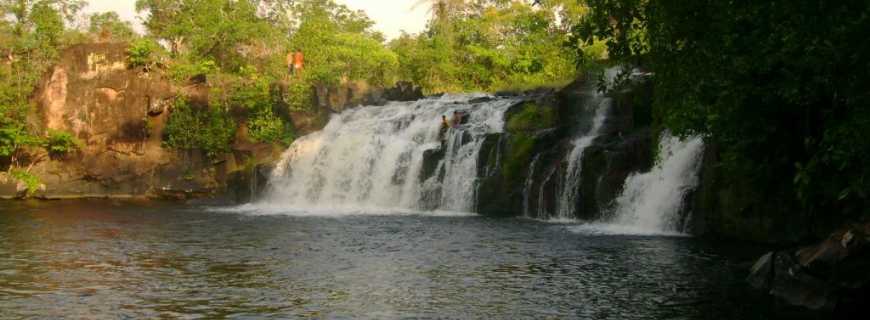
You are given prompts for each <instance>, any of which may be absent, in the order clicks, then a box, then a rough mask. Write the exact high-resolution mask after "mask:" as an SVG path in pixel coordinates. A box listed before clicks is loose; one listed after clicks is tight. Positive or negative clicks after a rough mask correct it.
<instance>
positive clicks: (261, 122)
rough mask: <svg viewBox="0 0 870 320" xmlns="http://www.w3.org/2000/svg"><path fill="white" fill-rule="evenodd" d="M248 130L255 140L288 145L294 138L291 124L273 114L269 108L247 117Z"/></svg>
mask: <svg viewBox="0 0 870 320" xmlns="http://www.w3.org/2000/svg"><path fill="white" fill-rule="evenodd" d="M248 131H249V133H250V135H251V138H252V139H254V141H257V142H265V143H281V144H283V145H285V146H289V145H290V144H291V143H293V140H294V139H295V136H294V134H293V127H292V125H291V124H290V123H288V122H285V121H284V120H282V119H281V118H279V117H277V116H275V114H274V113H272V110H271V109H263V110H261V111H258V112H257V113H256V114H254V116H253V117H251V118H250V119H248Z"/></svg>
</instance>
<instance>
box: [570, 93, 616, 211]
mask: <svg viewBox="0 0 870 320" xmlns="http://www.w3.org/2000/svg"><path fill="white" fill-rule="evenodd" d="M592 103H595V104H594V105H595V117H594V118H593V119H592V128H591V129H589V131H588V132H586V134H583V135H581V136H579V137H577V138H575V139H574V140H573V141H571V145H572V148H571V152H570V153H568V157H567V159H566V160H567V161H568V168H567V169H566V171H565V176H564V180H562V181H563V182H562V184H561V185H560V188H559V194H558V198H557V202H556V210H557V215H558V218H559V219H572V218H574V212H575V211H576V203H577V195H578V189H579V187H580V182H581V173H582V169H583V154H584V152H585V151H586V149H587V148H589V146H591V145H592V142H594V141H595V138H598V136H599V135H600V134H601V128H602V127H603V126H604V120H606V119H607V113H608V112H609V111H610V105H611V99H610V98H607V97H604V96H603V95H602V94H600V93H597V92H596V95H595V96H594V97H593V99H592Z"/></svg>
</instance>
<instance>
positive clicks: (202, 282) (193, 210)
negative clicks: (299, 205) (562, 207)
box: [0, 201, 782, 319]
mask: <svg viewBox="0 0 870 320" xmlns="http://www.w3.org/2000/svg"><path fill="white" fill-rule="evenodd" d="M745 268H746V266H745V261H738V260H737V259H732V258H728V257H727V256H726V255H723V254H722V253H721V249H716V248H713V247H711V246H709V245H707V244H704V243H701V242H700V241H699V240H695V239H691V238H684V237H643V236H619V235H595V234H589V233H582V232H581V233H577V232H572V231H571V228H570V226H566V225H563V224H550V223H542V222H535V221H528V220H520V219H501V220H500V219H488V218H482V217H476V216H432V215H425V214H421V215H408V214H399V215H350V216H342V217H330V216H316V215H315V216H298V215H297V216H290V215H255V214H250V213H243V212H242V213H238V212H236V213H233V212H226V210H215V209H210V208H207V207H190V206H179V205H168V204H155V203H131V202H111V201H102V202H97V201H85V202H43V203H23V202H7V203H0V310H2V312H0V318H3V319H6V318H9V319H16V318H30V317H35V318H57V317H68V318H113V319H114V318H152V317H162V318H224V317H229V318H354V319H356V318H377V319H384V318H555V319H560V318H579V319H768V318H773V317H775V316H776V315H777V314H776V312H778V311H774V310H769V308H766V307H762V306H763V305H766V304H767V303H768V301H766V300H764V299H766V298H763V297H760V296H758V295H753V294H752V293H751V292H750V291H748V290H746V288H745V285H744V282H743V280H742V278H743V277H744V276H745ZM779 315H780V316H782V314H779Z"/></svg>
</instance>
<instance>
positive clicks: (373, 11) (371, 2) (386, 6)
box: [84, 0, 428, 39]
mask: <svg viewBox="0 0 870 320" xmlns="http://www.w3.org/2000/svg"><path fill="white" fill-rule="evenodd" d="M88 2H89V5H88V7H87V8H85V9H84V11H85V13H88V14H90V13H95V12H105V11H115V12H117V13H118V15H119V16H121V18H122V19H124V20H128V21H130V22H133V24H134V25H135V27H136V30H137V31H139V32H142V30H143V29H142V25H141V19H140V18H139V17H138V16H137V15H136V0H88ZM336 2H338V3H343V4H345V5H347V6H348V7H350V8H351V9H357V10H364V11H365V12H366V14H368V16H369V17H370V18H371V19H372V20H374V21H375V22H376V23H377V24H376V25H375V29H377V30H378V31H381V32H383V33H384V35H386V36H387V38H388V39H393V38H395V37H397V36H399V34H400V32H401V31H402V30H405V31H406V32H408V33H418V32H420V31H423V29H424V28H425V27H426V21H427V20H428V16H427V10H428V9H427V8H426V6H425V5H421V6H418V7H417V8H414V9H412V7H413V6H414V3H416V2H417V0H336Z"/></svg>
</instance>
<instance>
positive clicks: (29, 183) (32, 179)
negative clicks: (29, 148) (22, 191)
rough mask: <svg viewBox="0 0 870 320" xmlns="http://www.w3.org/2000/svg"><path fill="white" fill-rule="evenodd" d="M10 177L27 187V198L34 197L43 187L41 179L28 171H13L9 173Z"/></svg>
mask: <svg viewBox="0 0 870 320" xmlns="http://www.w3.org/2000/svg"><path fill="white" fill-rule="evenodd" d="M9 176H11V177H12V178H13V179H15V180H16V181H18V182H21V183H23V184H24V186H25V187H27V196H32V195H34V194H35V193H36V192H37V191H39V188H40V187H41V186H42V182H40V181H39V177H37V176H35V175H33V174H31V173H30V172H27V171H26V170H21V169H12V170H10V171H9Z"/></svg>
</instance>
